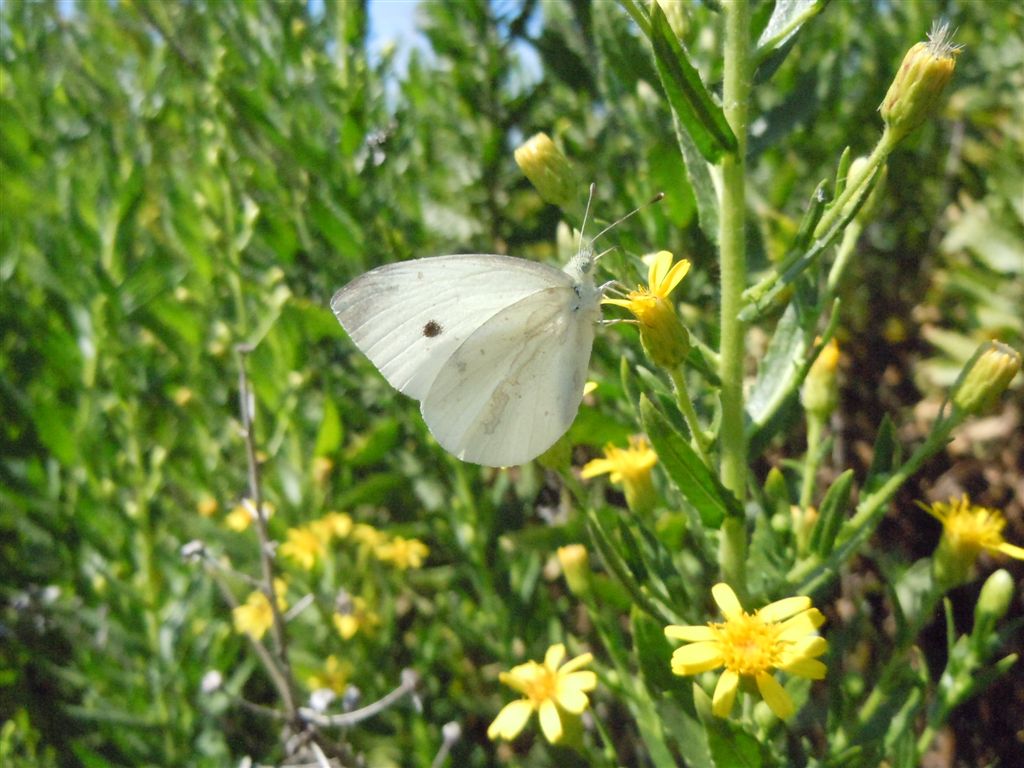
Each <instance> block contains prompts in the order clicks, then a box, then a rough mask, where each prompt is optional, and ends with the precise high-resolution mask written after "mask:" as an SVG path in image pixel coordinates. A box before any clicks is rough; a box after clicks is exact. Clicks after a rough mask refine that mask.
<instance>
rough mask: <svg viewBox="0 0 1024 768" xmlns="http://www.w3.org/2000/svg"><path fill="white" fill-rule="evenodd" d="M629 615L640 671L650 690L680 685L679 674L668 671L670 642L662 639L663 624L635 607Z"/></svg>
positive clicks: (663, 634) (663, 689) (670, 667)
mask: <svg viewBox="0 0 1024 768" xmlns="http://www.w3.org/2000/svg"><path fill="white" fill-rule="evenodd" d="M629 618H630V623H631V624H632V629H633V643H634V645H635V646H636V656H637V659H639V660H640V672H641V674H642V675H643V677H644V682H645V683H646V684H647V687H648V688H649V689H650V690H651V691H652V692H654V693H661V692H663V691H667V690H671V689H673V688H679V687H681V686H680V682H681V678H679V677H677V676H676V675H674V674H672V664H671V658H672V646H670V645H669V643H668V640H667V639H665V627H664V626H663V625H661V624H659V623H658V622H656V621H655V620H654V619H652V618H651V617H650V616H648V615H647V614H645V613H642V612H640V611H638V610H637V609H636V608H635V607H634V608H633V610H632V611H631V612H630V617H629ZM682 687H685V686H682Z"/></svg>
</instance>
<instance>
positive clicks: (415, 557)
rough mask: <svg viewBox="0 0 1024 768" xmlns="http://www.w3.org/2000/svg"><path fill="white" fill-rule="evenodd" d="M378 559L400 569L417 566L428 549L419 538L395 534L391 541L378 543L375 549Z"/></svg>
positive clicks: (421, 563)
mask: <svg viewBox="0 0 1024 768" xmlns="http://www.w3.org/2000/svg"><path fill="white" fill-rule="evenodd" d="M375 552H376V555H377V557H378V559H380V560H381V561H382V562H385V563H391V564H392V565H394V566H395V567H396V568H398V569H399V570H401V571H405V570H408V569H409V568H419V567H420V566H421V565H423V558H425V557H426V556H427V554H428V553H429V552H430V549H429V548H428V547H427V545H426V544H424V543H423V542H422V541H420V540H419V539H406V538H403V537H402V536H395V538H393V539H392V540H391V541H388V542H384V543H382V544H378V545H377V548H376V550H375Z"/></svg>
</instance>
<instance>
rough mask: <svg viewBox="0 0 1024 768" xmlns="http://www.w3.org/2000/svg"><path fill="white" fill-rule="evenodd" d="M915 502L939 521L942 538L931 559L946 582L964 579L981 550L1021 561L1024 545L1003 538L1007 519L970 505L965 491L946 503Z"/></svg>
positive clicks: (960, 581) (996, 510) (952, 582)
mask: <svg viewBox="0 0 1024 768" xmlns="http://www.w3.org/2000/svg"><path fill="white" fill-rule="evenodd" d="M918 504H919V506H920V507H921V508H922V509H923V510H925V511H926V512H927V513H928V514H930V515H931V516H932V517H934V518H935V519H937V520H938V521H939V522H940V523H942V538H941V539H940V540H939V546H938V548H937V549H936V550H935V559H934V561H933V562H934V567H935V573H936V576H937V577H938V578H939V580H940V581H942V582H943V583H945V584H946V585H957V584H962V583H963V582H964V581H966V580H967V578H968V576H969V575H970V571H971V568H972V567H973V566H974V561H975V560H977V559H978V555H979V554H981V551H982V550H983V549H984V550H987V551H989V552H993V553H997V554H1001V555H1006V556H1007V557H1013V558H1016V559H1018V560H1024V548H1021V547H1017V546H1014V545H1013V544H1010V543H1009V542H1007V541H1006V540H1005V539H1003V528H1005V527H1006V518H1005V517H1003V513H1002V512H1000V511H999V510H998V509H988V508H986V507H979V506H976V505H974V504H971V500H970V498H969V497H968V496H967V494H966V493H965V494H964V495H963V496H961V497H960V498H959V499H950V501H949V503H943V502H940V501H937V502H935V503H934V504H931V505H930V506H929V505H927V504H921V503H920V502H918Z"/></svg>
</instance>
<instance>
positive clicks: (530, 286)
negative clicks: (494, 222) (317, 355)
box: [331, 254, 572, 423]
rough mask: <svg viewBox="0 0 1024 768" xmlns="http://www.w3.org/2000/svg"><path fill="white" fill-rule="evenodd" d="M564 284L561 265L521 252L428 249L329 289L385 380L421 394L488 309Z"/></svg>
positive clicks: (490, 311) (333, 305)
mask: <svg viewBox="0 0 1024 768" xmlns="http://www.w3.org/2000/svg"><path fill="white" fill-rule="evenodd" d="M571 284H572V279H571V278H570V277H569V276H568V275H566V274H565V273H564V272H562V271H561V270H559V269H555V268H554V267H551V266H548V265H546V264H538V263H536V262H532V261H526V260H525V259H516V258H512V257H509V256H491V255H481V254H467V255H456V256H436V257H433V258H426V259H414V260H412V261H403V262H399V263H397V264H387V265H385V266H382V267H378V268H377V269H374V270H371V271H370V272H367V273H366V274H364V275H362V276H360V277H358V278H356V279H355V280H353V281H352V282H351V283H349V284H348V285H346V286H345V287H344V288H342V289H341V290H339V291H338V292H337V293H335V294H334V298H332V299H331V309H332V310H333V311H334V314H335V315H336V316H337V318H338V320H339V321H340V322H341V324H342V326H343V327H344V328H345V330H346V331H347V332H348V335H349V337H350V338H351V339H352V341H354V342H355V344H356V346H357V347H359V349H361V350H362V351H363V353H364V354H365V355H366V356H367V357H368V358H369V359H370V361H371V362H372V363H373V364H374V365H375V366H377V368H378V369H379V370H380V372H381V373H382V374H383V375H384V378H386V379H387V380H388V383H389V384H391V386H393V387H394V388H395V389H397V390H398V391H399V392H403V393H404V394H406V395H409V396H410V397H413V398H416V399H417V400H423V399H424V398H425V397H426V396H427V393H428V392H429V391H430V389H431V385H432V384H433V382H434V379H435V378H436V377H437V375H438V372H439V371H441V370H442V369H443V368H444V366H445V365H446V364H447V362H448V360H449V358H450V357H451V356H452V355H453V354H454V352H455V351H456V350H457V349H458V348H459V347H460V346H461V345H462V344H463V343H464V342H465V341H466V339H468V338H469V337H470V336H471V335H472V334H473V333H474V332H475V331H477V330H478V329H479V328H480V327H481V326H482V325H484V324H486V323H487V322H488V321H489V320H490V319H491V318H492V317H494V316H495V315H497V314H498V313H499V312H501V311H502V310H503V309H505V308H506V307H509V306H510V305H513V304H515V303H516V302H518V301H520V300H522V299H523V298H525V297H527V296H530V295H532V294H535V293H537V292H539V291H544V290H546V289H550V288H552V287H555V286H559V287H563V288H565V289H569V290H571ZM428 423H429V422H428Z"/></svg>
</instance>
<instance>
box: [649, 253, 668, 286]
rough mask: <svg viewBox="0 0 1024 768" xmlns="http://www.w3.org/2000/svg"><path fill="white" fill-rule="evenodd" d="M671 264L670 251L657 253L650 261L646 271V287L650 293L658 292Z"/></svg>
mask: <svg viewBox="0 0 1024 768" xmlns="http://www.w3.org/2000/svg"><path fill="white" fill-rule="evenodd" d="M671 264H672V253H671V252H670V251H658V252H657V253H656V254H655V255H654V258H653V259H651V264H650V266H649V267H648V269H647V287H648V288H650V289H651V292H652V293H657V292H658V287H659V286H660V285H661V281H662V280H663V279H664V277H665V275H666V274H667V273H668V270H669V267H670V266H671Z"/></svg>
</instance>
